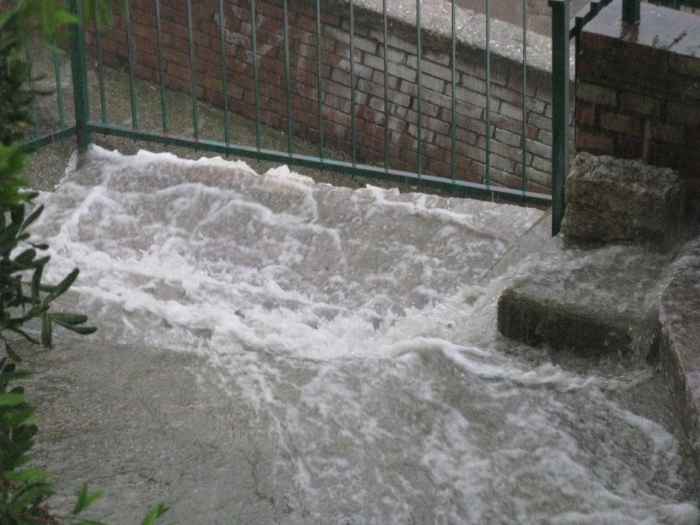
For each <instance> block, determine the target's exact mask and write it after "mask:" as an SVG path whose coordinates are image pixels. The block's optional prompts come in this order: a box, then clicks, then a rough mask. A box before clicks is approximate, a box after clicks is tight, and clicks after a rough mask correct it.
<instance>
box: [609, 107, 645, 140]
mask: <svg viewBox="0 0 700 525" xmlns="http://www.w3.org/2000/svg"><path fill="white" fill-rule="evenodd" d="M600 125H601V127H602V128H603V129H606V130H609V131H614V132H617V133H624V134H627V135H633V136H637V135H641V133H642V121H641V119H640V118H639V117H637V116H633V115H627V114H620V113H612V112H610V111H602V112H601V114H600Z"/></svg>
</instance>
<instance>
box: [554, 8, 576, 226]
mask: <svg viewBox="0 0 700 525" xmlns="http://www.w3.org/2000/svg"><path fill="white" fill-rule="evenodd" d="M549 6H550V7H551V8H552V135H553V137H552V235H556V234H558V233H559V230H560V229H561V221H562V219H563V218H564V180H565V178H566V175H567V173H568V171H569V114H570V112H571V108H570V107H569V0H549Z"/></svg>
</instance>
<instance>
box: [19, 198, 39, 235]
mask: <svg viewBox="0 0 700 525" xmlns="http://www.w3.org/2000/svg"><path fill="white" fill-rule="evenodd" d="M43 211H44V205H43V204H40V205H39V206H37V207H36V208H34V210H33V211H32V213H30V214H29V217H27V218H26V219H24V224H22V230H26V229H27V228H28V227H29V226H30V225H31V224H32V223H33V222H34V221H36V220H37V219H38V218H39V216H40V215H41V213H42V212H43Z"/></svg>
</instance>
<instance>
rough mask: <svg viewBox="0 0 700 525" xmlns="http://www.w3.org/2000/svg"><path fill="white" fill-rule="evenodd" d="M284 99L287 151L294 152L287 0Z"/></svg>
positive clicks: (285, 12)
mask: <svg viewBox="0 0 700 525" xmlns="http://www.w3.org/2000/svg"><path fill="white" fill-rule="evenodd" d="M283 8H284V9H283V11H284V28H283V34H284V84H285V87H286V89H285V92H284V99H285V103H286V106H287V152H288V153H289V154H290V155H291V154H292V153H294V123H293V120H292V68H291V66H290V61H289V0H284V5H283Z"/></svg>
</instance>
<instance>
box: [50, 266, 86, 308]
mask: <svg viewBox="0 0 700 525" xmlns="http://www.w3.org/2000/svg"><path fill="white" fill-rule="evenodd" d="M79 273H80V270H78V269H77V268H76V269H74V270H73V271H72V272H71V273H69V274H68V275H67V276H66V277H65V278H64V279H63V280H62V281H61V282H60V283H58V284H57V285H56V286H55V287H54V288H53V289H52V290H51V292H50V293H49V295H48V296H46V298H45V299H44V304H48V303H50V302H51V301H53V300H54V299H56V298H57V297H59V296H60V295H63V294H64V293H65V292H66V291H67V290H68V288H70V286H71V285H72V284H73V283H74V282H75V280H76V279H77V278H78V274H79Z"/></svg>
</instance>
